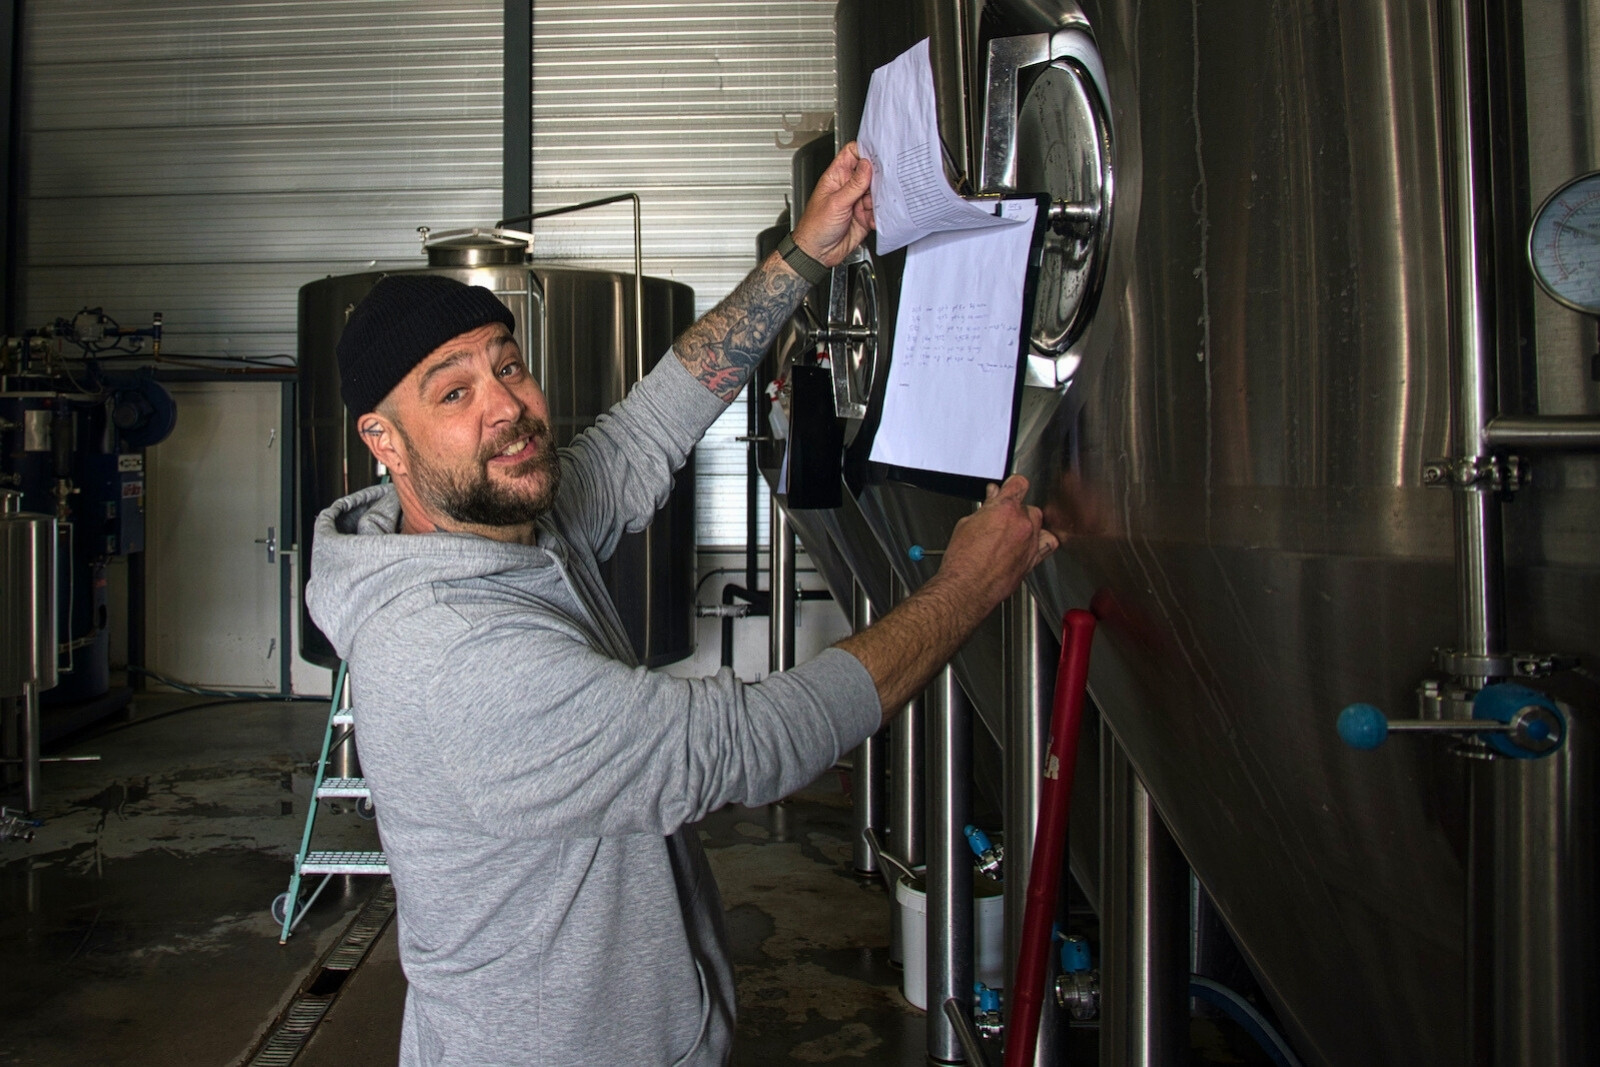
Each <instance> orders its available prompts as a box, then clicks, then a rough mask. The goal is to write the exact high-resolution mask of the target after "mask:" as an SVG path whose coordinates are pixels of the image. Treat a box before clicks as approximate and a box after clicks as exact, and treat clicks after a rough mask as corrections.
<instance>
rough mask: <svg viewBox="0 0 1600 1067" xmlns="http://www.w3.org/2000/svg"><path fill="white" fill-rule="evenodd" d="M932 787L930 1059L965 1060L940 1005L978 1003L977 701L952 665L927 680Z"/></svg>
mask: <svg viewBox="0 0 1600 1067" xmlns="http://www.w3.org/2000/svg"><path fill="white" fill-rule="evenodd" d="M927 791H928V871H927V875H926V880H927V884H928V932H927V946H928V986H927V989H928V1001H927V1002H928V1005H929V1006H930V1008H933V1010H930V1011H929V1012H928V1016H927V1023H928V1059H930V1060H932V1061H934V1062H936V1063H962V1062H964V1060H965V1057H964V1056H963V1054H962V1051H961V1041H960V1039H959V1038H958V1037H957V1036H956V1032H955V1028H954V1027H952V1026H951V1025H950V1020H949V1019H947V1018H946V1017H945V1015H944V1013H943V1012H942V1011H939V1010H937V1008H935V1007H934V1006H935V1005H942V1004H943V1003H944V1002H945V1001H946V1000H949V999H952V998H954V999H955V1000H956V1001H957V1002H958V1003H961V1004H970V1003H971V1002H972V971H973V931H972V859H971V852H970V851H969V850H968V847H967V840H966V834H965V832H964V830H965V827H966V825H967V823H968V822H970V821H971V817H972V706H971V704H969V703H968V701H967V695H966V693H964V692H963V691H962V689H961V684H960V683H959V682H958V681H957V680H956V674H955V670H954V669H953V668H951V667H949V666H946V667H945V668H944V669H943V670H942V671H940V672H939V673H938V674H937V675H936V676H935V677H934V680H933V684H932V685H930V686H929V687H928V781H927Z"/></svg>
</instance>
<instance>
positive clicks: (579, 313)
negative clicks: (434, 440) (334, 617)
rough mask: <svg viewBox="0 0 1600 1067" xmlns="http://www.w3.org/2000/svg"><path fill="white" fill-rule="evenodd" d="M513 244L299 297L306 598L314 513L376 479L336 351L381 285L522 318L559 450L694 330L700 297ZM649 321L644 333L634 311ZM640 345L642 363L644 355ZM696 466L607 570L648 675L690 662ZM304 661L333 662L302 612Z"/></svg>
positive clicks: (474, 243)
mask: <svg viewBox="0 0 1600 1067" xmlns="http://www.w3.org/2000/svg"><path fill="white" fill-rule="evenodd" d="M507 233H508V231H484V232H478V231H468V232H466V233H463V234H458V235H454V236H451V235H444V234H441V235H438V236H437V237H436V238H434V239H431V240H429V241H428V243H427V253H428V257H429V265H428V266H426V267H421V268H418V269H417V270H414V271H385V272H378V271H374V272H368V273H364V274H347V275H343V276H340V277H330V278H325V279H323V280H321V281H315V282H312V283H310V284H309V285H306V286H303V287H302V288H301V290H300V388H299V415H300V457H301V461H300V487H299V502H300V511H299V523H300V544H301V545H302V546H305V548H306V551H305V552H304V554H303V555H302V557H301V558H302V569H301V591H302V594H303V593H304V583H305V582H306V581H307V580H309V577H310V569H311V566H312V564H313V558H314V557H313V554H312V552H311V551H310V549H311V548H312V547H313V545H312V539H313V527H314V524H315V522H316V517H317V513H318V512H320V511H321V510H322V509H323V508H325V507H327V506H328V505H329V504H331V503H332V502H333V501H335V500H337V499H338V498H339V497H341V496H343V495H344V494H346V493H350V492H354V491H355V490H357V489H361V488H364V487H365V486H369V485H373V484H375V483H376V482H377V480H378V474H377V470H376V467H375V464H374V462H373V460H372V458H371V454H370V453H369V452H368V451H367V449H366V446H365V445H363V444H362V443H361V440H360V438H359V437H358V436H357V434H356V429H355V425H354V422H353V420H351V419H350V418H349V417H348V416H347V414H346V412H345V408H344V404H343V402H342V401H341V400H340V397H339V370H338V364H337V362H336V360H335V356H334V350H335V345H336V344H337V343H338V339H339V335H340V333H341V332H342V331H343V329H344V323H345V318H346V316H347V315H348V314H349V312H350V310H351V309H352V308H353V307H355V305H356V303H357V302H359V301H360V300H361V298H362V297H363V296H365V295H366V294H367V291H368V290H369V289H371V288H372V286H373V285H375V284H376V283H377V281H378V279H379V278H381V277H383V276H384V274H386V273H430V274H440V275H444V276H447V277H451V278H456V279H458V280H460V281H463V282H466V283H467V284H469V285H482V286H484V287H486V288H488V289H490V290H492V291H493V292H494V293H495V295H497V296H499V297H500V299H501V300H503V301H504V302H505V304H506V306H507V307H509V308H510V309H511V312H512V315H513V316H514V317H515V318H516V331H515V332H516V336H517V340H518V342H519V343H520V344H521V345H522V347H523V351H524V353H525V354H526V358H527V360H528V365H529V367H530V368H531V369H532V370H533V372H534V373H535V375H537V377H538V380H539V383H540V385H541V387H542V388H543V390H544V393H545V396H546V398H547V399H548V401H549V405H550V424H551V426H550V428H551V433H552V434H553V435H554V437H555V441H556V444H557V445H558V446H559V445H565V444H567V443H569V442H570V441H572V439H573V438H574V437H576V436H577V435H578V433H580V432H581V431H582V430H584V429H585V428H586V427H589V426H592V425H593V424H594V421H595V419H596V418H597V417H598V416H599V415H600V414H602V413H603V412H605V411H606V410H607V409H608V408H610V407H611V405H613V404H615V403H616V402H617V401H619V400H621V399H622V398H623V397H624V396H626V395H627V392H628V390H629V389H630V388H631V387H632V386H633V385H634V384H635V383H636V382H637V381H638V380H639V378H640V377H641V371H642V370H643V369H644V368H645V367H647V366H653V365H654V363H655V361H656V360H657V359H658V358H660V357H661V356H662V354H664V353H665V352H667V351H668V349H669V347H670V346H671V344H672V342H673V340H674V339H675V338H676V337H677V335H678V334H679V333H680V332H681V331H682V330H683V329H685V328H686V327H687V326H688V325H689V324H690V323H691V322H692V321H693V320H694V291H693V290H692V289H690V288H689V287H688V286H686V285H683V284H680V283H678V282H674V281H668V280H665V279H662V278H650V277H646V278H644V279H643V283H642V288H641V290H640V291H639V292H638V293H637V294H636V292H635V284H634V283H635V276H634V275H632V274H623V273H618V272H613V271H603V270H583V269H578V268H573V267H563V266H558V265H551V264H545V263H540V262H529V261H528V260H527V249H528V244H529V242H528V241H527V240H524V239H521V238H519V237H517V236H515V235H510V236H507ZM636 296H637V297H638V298H639V300H640V303H641V304H642V307H643V315H642V322H640V323H639V324H638V328H637V329H636V319H635V309H634V305H635V299H636ZM641 340H642V342H643V347H642V353H641V351H640V350H639V348H638V343H639V341H641ZM694 495H695V493H694V458H693V456H691V457H690V459H689V462H688V463H687V464H685V466H684V467H683V469H682V470H680V471H679V472H678V473H677V475H676V477H675V478H674V481H673V488H672V493H671V495H670V496H669V498H668V500H667V503H666V505H665V506H664V507H662V509H661V510H660V511H659V512H657V514H656V517H655V519H654V520H653V521H652V522H651V524H650V526H649V527H648V528H647V529H645V530H643V531H641V532H639V533H635V534H626V535H624V536H623V538H622V540H621V541H620V542H619V543H618V545H617V549H616V552H615V554H613V556H612V557H611V559H610V560H609V561H608V562H607V563H606V564H605V566H604V568H603V569H604V573H605V577H606V583H607V587H608V588H609V589H610V591H611V595H612V599H613V600H614V601H615V602H616V604H617V608H618V610H619V612H620V613H621V615H622V619H623V622H624V625H625V626H626V628H627V631H628V636H629V638H630V639H631V640H632V642H633V647H634V652H635V654H637V655H638V657H639V659H640V662H642V663H645V664H647V665H649V666H660V665H662V664H666V663H672V662H674V661H676V660H680V659H683V658H685V657H686V656H688V655H690V654H691V653H693V651H694V581H695V539H694ZM304 602H305V601H304V596H303V595H302V598H301V604H302V607H301V613H300V650H301V654H302V655H303V656H305V657H306V658H307V659H309V660H311V661H313V662H315V663H321V664H323V665H325V666H333V665H337V662H338V661H337V657H336V655H335V653H334V651H333V648H332V647H331V646H330V645H329V643H328V640H327V638H325V637H324V636H323V635H322V633H321V631H319V630H318V629H317V628H316V624H315V623H313V622H312V621H311V619H310V617H309V616H308V615H307V613H306V611H305V609H304Z"/></svg>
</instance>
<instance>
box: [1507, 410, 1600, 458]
mask: <svg viewBox="0 0 1600 1067" xmlns="http://www.w3.org/2000/svg"><path fill="white" fill-rule="evenodd" d="M1484 440H1485V443H1486V444H1487V445H1488V447H1490V448H1492V449H1497V450H1498V449H1512V448H1515V449H1521V450H1523V451H1549V452H1593V451H1595V450H1597V449H1600V418H1596V417H1595V416H1593V415H1497V416H1495V417H1494V418H1492V419H1490V420H1489V425H1488V426H1487V427H1485V428H1484Z"/></svg>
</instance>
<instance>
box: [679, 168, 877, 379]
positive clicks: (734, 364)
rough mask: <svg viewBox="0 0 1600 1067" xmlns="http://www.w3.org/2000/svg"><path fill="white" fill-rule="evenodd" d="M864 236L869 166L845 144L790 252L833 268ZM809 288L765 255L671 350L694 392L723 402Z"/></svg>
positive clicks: (804, 217)
mask: <svg viewBox="0 0 1600 1067" xmlns="http://www.w3.org/2000/svg"><path fill="white" fill-rule="evenodd" d="M871 230H872V164H871V163H868V162H867V161H866V160H864V159H862V158H861V156H860V155H859V154H858V153H857V152H856V145H855V142H854V141H852V142H850V143H849V144H847V145H845V146H844V149H843V150H842V151H841V152H840V153H839V154H838V155H837V156H835V157H834V160H833V162H832V163H831V164H829V166H828V169H827V170H826V171H824V172H823V175H822V177H821V178H820V179H818V180H817V187H816V189H815V190H814V191H813V192H812V194H811V199H810V201H808V202H807V204H806V210H805V213H804V214H803V215H801V216H800V222H799V223H798V224H797V225H796V226H795V228H794V244H795V247H796V248H797V249H798V250H799V252H800V253H801V255H802V256H804V257H805V258H806V259H809V260H812V261H814V262H816V263H818V264H820V265H821V266H822V267H825V268H828V267H835V266H838V265H839V264H840V263H842V262H843V261H844V258H845V257H846V256H848V255H849V254H850V253H851V252H853V251H855V249H856V246H857V245H859V244H860V243H861V242H862V241H863V240H864V239H865V238H866V236H867V234H868V233H869V232H871ZM811 284H812V283H811V282H809V281H807V280H806V279H805V278H804V277H802V276H801V275H800V273H799V272H798V271H796V270H795V269H794V268H793V267H791V266H790V265H789V264H788V263H787V262H785V261H784V259H783V257H782V256H780V255H779V254H778V253H777V252H774V253H772V255H770V256H768V257H767V258H766V260H765V261H763V262H762V264H761V265H760V266H758V267H757V268H756V269H755V270H753V271H751V272H750V274H749V275H748V276H746V278H745V279H744V281H742V282H740V283H739V286H738V288H736V289H735V290H734V291H733V292H731V293H729V294H728V296H727V297H726V298H725V299H724V300H723V301H722V302H721V303H720V304H718V305H717V306H716V307H714V308H712V309H711V310H710V311H708V312H706V313H705V315H704V316H702V317H701V318H700V320H699V321H698V322H696V323H695V324H694V325H693V326H691V327H689V328H688V329H687V330H685V331H684V332H683V335H682V336H681V337H679V338H678V340H677V342H676V343H675V344H674V345H673V348H674V350H675V351H676V352H677V354H678V359H679V360H681V361H682V362H683V365H684V366H685V367H687V368H688V370H689V373H690V374H692V375H694V376H695V378H696V379H697V380H698V381H699V382H700V384H701V385H704V386H705V387H706V388H707V389H709V390H711V391H712V392H713V393H715V394H716V395H717V396H718V397H719V398H721V399H722V400H723V401H724V402H731V401H732V400H733V398H734V397H736V396H738V395H739V390H740V389H742V388H744V383H745V381H746V380H747V379H748V378H749V377H750V372H751V370H752V369H753V368H754V367H755V365H756V364H757V363H759V362H760V361H761V357H762V356H763V355H765V354H766V351H767V349H768V348H769V347H770V346H771V345H772V341H773V339H774V338H776V337H777V336H778V331H779V330H781V329H782V328H783V324H784V323H785V322H788V321H789V317H790V316H791V315H793V314H794V313H795V311H796V310H797V309H798V308H799V307H800V301H802V300H804V299H805V295H806V293H807V292H809V291H810V289H811Z"/></svg>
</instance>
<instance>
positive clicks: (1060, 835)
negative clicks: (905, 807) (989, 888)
mask: <svg viewBox="0 0 1600 1067" xmlns="http://www.w3.org/2000/svg"><path fill="white" fill-rule="evenodd" d="M1093 641H1094V616H1093V615H1092V614H1090V613H1089V612H1087V611H1082V610H1080V609H1078V608H1073V609H1072V610H1071V611H1068V612H1067V613H1066V615H1064V616H1062V619H1061V665H1060V667H1059V668H1058V669H1057V671H1056V692H1055V700H1054V701H1053V702H1052V704H1051V708H1050V748H1049V749H1048V751H1047V753H1046V755H1045V760H1044V786H1043V788H1042V789H1041V790H1040V791H1039V822H1038V827H1037V829H1036V830H1035V831H1034V835H1033V861H1032V863H1031V864H1030V865H1029V867H1028V895H1027V905H1026V907H1025V908H1024V909H1023V912H1022V945H1021V950H1020V952H1019V953H1018V956H1017V973H1016V976H1015V978H1014V979H1013V980H1012V983H1011V997H1010V1000H1011V1011H1010V1016H1011V1017H1010V1019H1009V1020H1007V1023H1006V1037H1007V1040H1006V1058H1005V1067H1031V1065H1032V1063H1033V1054H1034V1050H1035V1048H1037V1047H1038V1042H1039V1013H1040V1010H1041V1009H1042V1006H1043V1003H1044V976H1045V964H1046V961H1047V960H1048V958H1049V954H1050V949H1051V948H1052V947H1053V945H1052V943H1051V928H1052V927H1053V926H1054V923H1055V914H1056V896H1057V894H1058V893H1059V892H1060V889H1061V851H1062V849H1064V848H1065V847H1066V844H1067V815H1068V812H1069V808H1070V806H1071V804H1072V778H1073V775H1074V774H1075V773H1076V772H1077V769H1078V733H1079V727H1080V725H1081V724H1082V722H1083V694H1084V690H1085V689H1086V688H1088V684H1089V646H1090V644H1091V643H1093Z"/></svg>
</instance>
